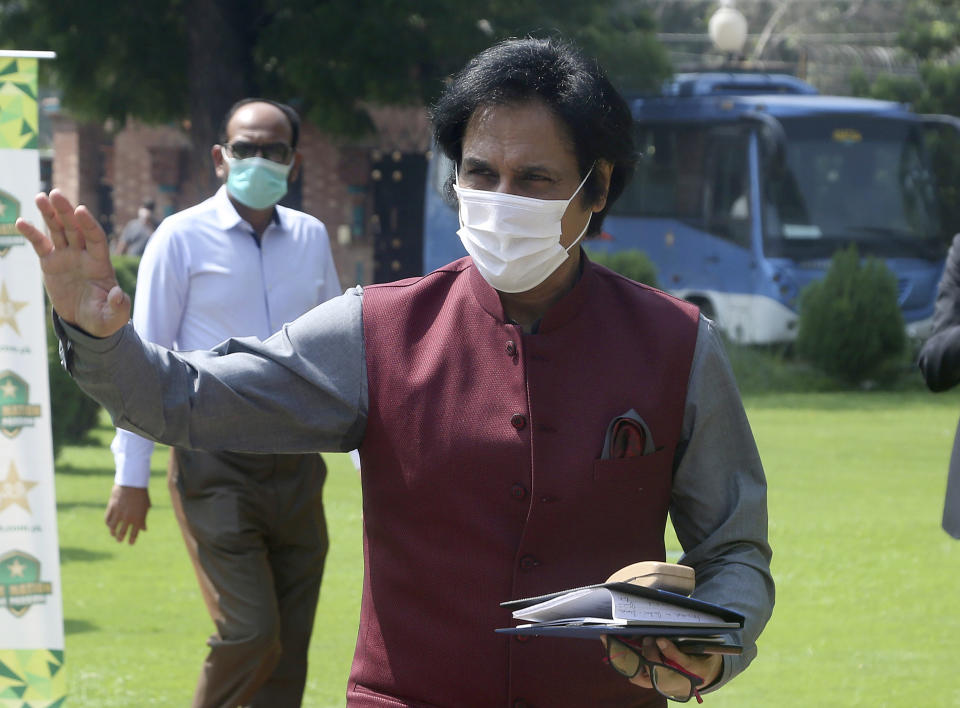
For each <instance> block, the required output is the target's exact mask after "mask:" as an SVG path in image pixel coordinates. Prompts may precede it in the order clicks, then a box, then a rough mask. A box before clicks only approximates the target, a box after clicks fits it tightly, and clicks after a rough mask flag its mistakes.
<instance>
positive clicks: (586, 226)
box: [563, 162, 597, 255]
mask: <svg viewBox="0 0 960 708" xmlns="http://www.w3.org/2000/svg"><path fill="white" fill-rule="evenodd" d="M596 165H597V163H596V162H594V163H593V164H592V165H590V169H589V170H588V171H587V176H586V177H584V178H583V181H582V182H581V183H580V186H579V187H577V191H576V192H574V193H573V196H572V197H570V201H568V202H567V205H568V206H569V204H570V202H572V201H573V200H574V198H575V197H576V196H577V194H579V192H580V190H581V189H583V185H585V184H586V183H587V180H588V179H590V175H591V174H593V168H594V167H596ZM591 221H593V212H592V211H591V212H590V214H589V215H588V216H587V223H586V224H584V226H583V229H582V230H581V231H580V235H579V236H577V237H576V238H575V239H574V240H573V243H571V244H570V245H569V246H567V247H566V248H565V249H563V250H564V251H565V252H566V253H567V254H568V255H569V253H570V250H571V249H572V248H573V247H574V246H576V245H577V244H578V243H580V239H582V238H583V236H584V234H586V233H587V229H589V228H590V222H591Z"/></svg>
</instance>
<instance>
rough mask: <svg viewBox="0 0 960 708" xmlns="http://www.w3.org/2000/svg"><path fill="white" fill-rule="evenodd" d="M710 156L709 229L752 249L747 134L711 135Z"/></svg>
mask: <svg viewBox="0 0 960 708" xmlns="http://www.w3.org/2000/svg"><path fill="white" fill-rule="evenodd" d="M708 155H709V156H708V158H707V164H706V173H707V174H706V177H707V182H706V188H705V191H704V211H705V212H706V216H707V228H708V229H709V231H710V232H711V233H713V234H715V235H717V236H720V237H721V238H724V239H727V240H728V241H732V242H733V243H735V244H737V245H739V246H744V247H749V245H750V215H751V209H750V179H749V176H750V172H749V168H748V165H747V140H746V137H745V135H742V134H737V135H731V134H714V135H712V136H711V141H710V144H709V149H708Z"/></svg>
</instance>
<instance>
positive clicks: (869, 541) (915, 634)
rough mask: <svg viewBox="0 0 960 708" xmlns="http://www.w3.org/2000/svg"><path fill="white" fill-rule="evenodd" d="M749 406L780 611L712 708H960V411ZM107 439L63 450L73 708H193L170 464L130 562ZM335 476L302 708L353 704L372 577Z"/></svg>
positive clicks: (875, 397) (918, 405) (843, 400)
mask: <svg viewBox="0 0 960 708" xmlns="http://www.w3.org/2000/svg"><path fill="white" fill-rule="evenodd" d="M746 403H747V411H748V414H749V416H750V420H751V423H752V425H753V428H754V433H755V435H756V438H757V442H758V445H759V447H760V452H761V455H762V457H763V460H764V466H765V468H766V471H767V477H768V482H769V487H770V497H769V500H770V539H771V545H772V546H773V549H774V560H773V573H774V577H775V579H776V581H777V606H776V609H775V610H774V614H773V619H772V620H771V622H770V624H769V625H768V626H767V630H766V632H765V633H764V635H763V636H762V637H761V640H760V654H759V657H758V658H757V660H756V661H755V662H754V663H753V665H752V666H751V667H750V668H749V669H748V670H747V672H746V673H744V674H743V675H741V676H740V677H738V678H737V679H735V680H734V681H733V682H732V683H730V684H729V685H728V686H726V687H725V688H724V689H722V690H721V691H718V692H716V693H713V694H710V695H709V696H708V697H707V698H706V699H705V700H706V703H707V705H710V706H714V707H715V708H722V707H725V706H748V707H749V706H764V707H766V706H773V707H777V708H779V707H781V706H797V707H800V706H803V707H807V706H841V707H846V706H870V707H872V708H879V707H881V706H903V707H904V708H914V707H915V706H956V705H960V680H958V679H957V678H956V676H957V672H956V667H955V663H956V662H955V658H956V656H957V649H956V647H957V637H960V609H958V604H957V602H956V597H957V595H956V589H955V585H956V582H957V578H958V577H960V568H958V566H960V545H958V544H957V542H955V541H953V540H951V539H950V538H949V537H948V536H947V535H946V534H944V533H943V531H942V530H941V529H940V514H941V509H942V502H943V491H944V485H945V473H946V465H947V460H948V457H949V453H950V448H951V445H952V439H953V432H954V428H955V424H956V419H957V415H958V412H960V398H958V397H957V396H956V395H952V394H948V395H941V396H934V395H932V394H927V393H923V392H919V391H906V392H900V393H878V392H869V393H839V394H829V393H815V394H779V395H773V394H765V395H759V394H757V395H751V396H749V397H748V398H747V400H746ZM96 434H97V436H98V437H99V439H100V440H101V442H102V445H101V446H99V447H97V446H89V447H73V448H68V449H66V450H65V451H64V453H63V455H62V456H61V458H60V461H59V464H58V474H57V498H58V500H59V504H58V508H59V512H60V513H59V523H60V542H61V548H62V551H61V552H62V559H63V566H62V575H63V577H62V580H63V587H64V598H65V600H64V602H65V607H64V614H65V617H66V630H67V646H66V649H67V653H66V662H67V663H66V665H67V669H68V671H69V688H70V696H71V699H70V701H69V702H68V704H72V705H82V706H96V707H100V706H154V705H155V706H184V705H187V703H188V697H189V695H190V694H191V691H192V688H193V683H194V680H195V678H196V673H197V670H198V668H199V666H200V662H201V661H202V658H203V656H204V654H205V646H204V643H203V642H204V639H205V637H206V636H207V635H208V634H209V620H208V619H207V617H206V615H205V613H204V611H203V609H202V603H201V600H200V596H199V593H198V591H197V589H196V587H195V584H194V579H193V575H192V569H191V567H190V565H189V563H188V561H187V557H186V554H185V552H184V551H183V547H182V541H181V539H180V535H179V530H178V529H177V526H176V523H175V522H174V520H173V515H172V513H171V510H170V503H169V499H168V497H167V494H166V486H165V482H164V479H163V468H164V465H165V462H166V454H165V453H163V454H157V455H155V470H156V472H155V475H154V479H153V482H152V486H151V493H152V498H153V502H154V508H153V510H152V512H151V516H150V520H149V531H148V532H147V533H146V534H145V535H142V536H141V538H140V540H139V541H138V542H137V545H136V546H134V547H129V546H126V545H124V546H119V545H117V544H116V542H115V541H113V539H111V538H110V537H109V535H108V534H107V531H106V527H105V526H104V525H103V520H102V516H103V505H104V502H105V501H106V498H107V494H108V492H109V489H110V485H111V483H112V471H111V466H112V462H111V458H110V455H109V450H107V449H106V444H107V443H108V442H109V438H110V431H109V430H107V429H105V428H104V429H100V430H98V431H97V433H96ZM327 461H328V466H329V468H330V473H329V478H328V482H327V491H326V500H327V510H328V511H327V513H328V520H329V523H330V531H331V543H332V548H331V552H330V556H329V558H328V561H327V573H326V577H325V579H324V584H323V590H322V593H321V601H320V606H319V609H318V612H317V622H316V627H315V630H314V640H313V643H312V645H311V652H310V676H309V681H308V686H307V691H306V697H305V700H304V705H305V706H308V707H309V708H314V707H316V708H324V707H326V706H342V705H343V696H344V691H345V683H346V677H347V672H348V669H349V664H350V660H351V657H352V652H353V645H354V641H355V639H356V627H357V613H358V607H359V593H360V581H361V572H362V564H361V559H360V553H361V538H360V493H359V482H358V479H357V476H356V474H355V473H354V472H353V469H352V467H351V465H350V463H349V460H348V459H347V458H346V456H345V455H330V456H327ZM670 545H671V546H672V551H673V552H674V553H676V552H677V551H678V550H679V549H678V548H677V546H676V542H675V541H673V542H672V543H671V544H670ZM675 557H676V556H675V555H674V558H675ZM638 560H639V559H638ZM504 599H506V598H504ZM557 641H564V640H557ZM570 641H572V640H570ZM464 705H469V701H468V700H465V703H464Z"/></svg>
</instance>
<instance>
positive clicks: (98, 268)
mask: <svg viewBox="0 0 960 708" xmlns="http://www.w3.org/2000/svg"><path fill="white" fill-rule="evenodd" d="M36 203H37V207H38V208H39V209H40V214H41V215H42V216H43V220H44V221H45V222H46V224H47V230H48V231H49V233H50V235H49V237H48V236H46V235H45V234H44V233H43V232H42V231H40V230H39V229H37V228H36V227H35V226H33V225H32V224H30V223H28V222H27V221H25V220H24V219H17V230H18V231H19V232H20V233H21V234H23V235H24V237H25V238H26V239H27V240H28V241H29V242H30V243H31V244H32V245H33V250H34V251H36V253H37V255H38V256H39V257H40V268H41V270H42V271H43V284H44V287H45V288H46V289H47V295H49V297H50V302H51V303H53V308H54V309H55V310H56V311H57V314H58V315H60V317H61V318H62V319H63V320H64V321H65V322H68V323H70V324H72V325H76V326H77V327H79V328H81V329H83V330H85V331H86V332H88V333H89V334H92V335H94V336H95V337H107V336H109V335H111V334H113V333H114V332H116V331H117V330H119V329H120V328H121V327H123V326H124V325H125V324H126V323H127V320H129V319H130V298H129V296H127V294H126V293H124V292H123V290H121V289H120V286H119V285H118V284H117V276H116V274H115V273H114V270H113V265H111V263H110V251H109V248H108V247H107V236H106V234H105V233H104V232H103V229H102V228H101V227H100V224H98V223H97V220H96V219H94V218H93V215H92V214H91V213H90V212H89V211H88V210H87V208H86V207H85V206H82V205H81V206H78V207H77V208H76V209H74V208H73V205H72V204H71V203H70V200H69V199H67V198H66V197H65V196H63V194H61V193H60V192H59V191H58V190H56V189H54V190H53V191H52V192H50V195H49V196H47V195H46V194H38V195H37V198H36Z"/></svg>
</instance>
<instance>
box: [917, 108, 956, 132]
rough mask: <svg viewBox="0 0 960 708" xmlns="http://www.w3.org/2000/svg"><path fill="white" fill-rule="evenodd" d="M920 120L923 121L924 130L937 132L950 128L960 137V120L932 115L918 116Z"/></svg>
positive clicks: (953, 117)
mask: <svg viewBox="0 0 960 708" xmlns="http://www.w3.org/2000/svg"><path fill="white" fill-rule="evenodd" d="M920 118H921V120H922V121H923V127H924V129H926V130H932V131H934V132H938V131H941V130H943V129H944V128H952V129H953V130H954V131H955V132H956V133H957V135H960V118H956V117H955V116H948V115H939V114H933V113H930V114H927V115H923V116H920Z"/></svg>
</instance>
